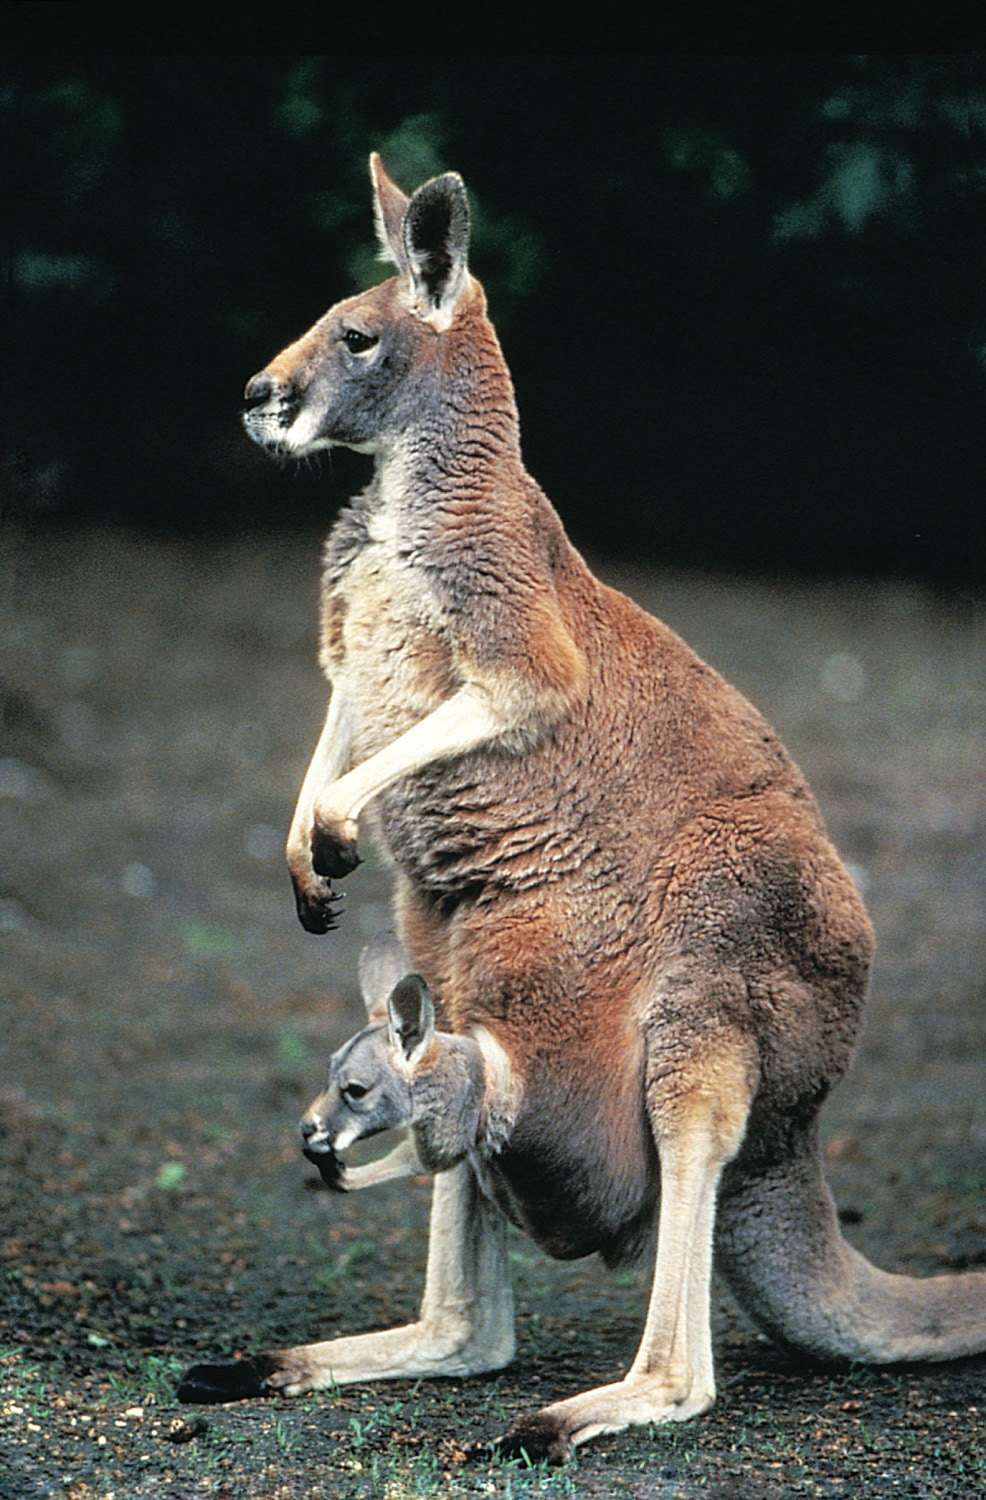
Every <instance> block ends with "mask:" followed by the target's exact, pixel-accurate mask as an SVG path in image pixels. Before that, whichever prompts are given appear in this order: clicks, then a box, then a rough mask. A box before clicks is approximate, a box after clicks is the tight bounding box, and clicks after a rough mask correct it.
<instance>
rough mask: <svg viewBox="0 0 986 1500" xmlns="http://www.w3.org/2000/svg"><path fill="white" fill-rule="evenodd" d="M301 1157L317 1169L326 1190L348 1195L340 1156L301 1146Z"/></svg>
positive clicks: (344, 1166) (344, 1168) (343, 1164)
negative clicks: (329, 1189)
mask: <svg viewBox="0 0 986 1500" xmlns="http://www.w3.org/2000/svg"><path fill="white" fill-rule="evenodd" d="M301 1154H302V1156H304V1157H306V1158H307V1160H308V1161H310V1162H312V1164H313V1165H314V1166H316V1167H318V1175H319V1176H320V1177H321V1179H322V1181H323V1182H324V1183H325V1186H326V1187H327V1188H331V1189H332V1191H333V1192H334V1193H348V1192H349V1185H348V1184H347V1182H346V1164H345V1162H344V1161H343V1159H342V1157H341V1156H336V1154H335V1152H334V1151H331V1150H330V1151H312V1150H311V1149H310V1148H309V1147H308V1146H302V1148H301Z"/></svg>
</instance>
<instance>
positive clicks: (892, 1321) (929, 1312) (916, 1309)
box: [716, 1131, 986, 1364]
mask: <svg viewBox="0 0 986 1500" xmlns="http://www.w3.org/2000/svg"><path fill="white" fill-rule="evenodd" d="M716 1263H717V1265H718V1267H719V1269H720V1270H721V1271H722V1273H723V1275H724V1276H725V1278H726V1280H727V1282H728V1283H729V1286H730V1288H731V1290H732V1292H733V1294H734V1295H735V1297H736V1299H737V1301H738V1302H739V1303H740V1305H741V1306H742V1307H743V1308H744V1310H745V1311H746V1312H748V1313H749V1314H750V1316H751V1317H753V1318H754V1319H755V1320H756V1322H757V1323H759V1324H760V1326H761V1327H762V1328H763V1329H764V1331H765V1332H767V1333H769V1334H770V1335H771V1337H772V1338H774V1339H776V1340H777V1341H778V1342H779V1343H781V1344H785V1345H787V1346H788V1347H789V1348H793V1349H796V1350H798V1351H799V1352H801V1353H803V1354H808V1355H810V1356H812V1357H813V1358H815V1359H819V1360H823V1361H825V1362H827V1363H831V1362H835V1363H840V1364H842V1363H847V1362H852V1361H855V1360H859V1361H861V1362H863V1363H866V1364H892V1363H894V1362H896V1361H902V1360H941V1359H955V1358H958V1357H959V1356H960V1355H963V1354H977V1353H980V1352H982V1351H986V1273H984V1272H980V1271H970V1272H963V1273H959V1274H953V1275H946V1276H932V1277H928V1278H927V1279H920V1278H916V1277H912V1276H894V1275H889V1274H888V1273H887V1272H886V1271H879V1270H877V1269H876V1267H875V1266H872V1265H870V1263H869V1261H868V1260H866V1259H865V1258H864V1257H863V1256H862V1255H860V1254H859V1252H858V1251H856V1250H854V1249H853V1248H852V1246H851V1245H847V1244H846V1241H845V1240H844V1239H843V1238H842V1235H841V1233H840V1231H839V1224H838V1219H837V1218H836V1212H835V1204H834V1202H833V1199H832V1194H831V1193H830V1191H829V1188H828V1184H827V1183H826V1181H825V1176H824V1173H823V1171H822V1160H821V1152H820V1150H819V1146H818V1140H817V1134H816V1133H815V1132H814V1131H812V1132H811V1133H810V1135H809V1136H807V1137H806V1138H804V1139H803V1140H802V1141H800V1142H799V1143H798V1145H797V1147H796V1149H795V1150H794V1152H793V1153H792V1155H790V1156H788V1157H786V1159H785V1160H784V1161H783V1162H780V1163H777V1162H775V1163H773V1164H771V1165H770V1166H769V1167H766V1168H762V1169H760V1168H753V1169H752V1170H751V1169H750V1168H749V1167H748V1166H747V1165H746V1164H745V1163H744V1164H742V1165H740V1164H739V1163H737V1165H736V1167H735V1168H734V1170H733V1173H732V1174H730V1175H729V1176H728V1177H727V1180H726V1181H725V1183H724V1185H723V1191H722V1194H721V1196H720V1201H719V1208H718V1216H717V1225H716Z"/></svg>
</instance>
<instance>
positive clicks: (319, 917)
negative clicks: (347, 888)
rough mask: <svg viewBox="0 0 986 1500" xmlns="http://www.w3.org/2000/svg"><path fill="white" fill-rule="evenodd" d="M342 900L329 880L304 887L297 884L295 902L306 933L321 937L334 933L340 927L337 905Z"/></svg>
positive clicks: (317, 881) (310, 882) (316, 881)
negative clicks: (327, 933)
mask: <svg viewBox="0 0 986 1500" xmlns="http://www.w3.org/2000/svg"><path fill="white" fill-rule="evenodd" d="M341 899H342V898H341V897H340V896H339V894H338V892H337V891H334V890H333V889H332V887H331V885H329V883H328V881H327V880H317V879H316V880H311V881H309V882H306V884H304V885H301V884H299V883H296V884H295V888H294V900H295V906H296V907H297V910H298V921H299V922H300V923H301V925H302V927H303V928H304V929H305V931H306V932H313V933H315V934H316V935H318V936H321V934H322V933H323V932H332V931H334V930H335V928H336V927H338V925H339V920H338V919H339V909H338V905H337V903H338V902H339V901H341Z"/></svg>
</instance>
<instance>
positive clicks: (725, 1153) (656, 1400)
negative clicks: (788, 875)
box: [496, 1023, 757, 1463]
mask: <svg viewBox="0 0 986 1500" xmlns="http://www.w3.org/2000/svg"><path fill="white" fill-rule="evenodd" d="M672 1040H673V1042H674V1043H675V1045H674V1047H673V1049H671V1048H669V1047H668V1045H667V1043H666V1041H665V1039H664V1038H662V1037H661V1035H660V1023H658V1024H657V1027H656V1034H655V1031H652V1032H651V1033H650V1035H649V1037H648V1052H649V1056H648V1072H647V1109H648V1114H649V1116H650V1121H651V1126H652V1129H653V1132H654V1138H655V1141H656V1144H657V1152H658V1160H659V1163H660V1172H661V1210H660V1223H659V1228H658V1239H657V1259H656V1263H655V1266H654V1281H653V1287H652V1290H651V1297H650V1305H649V1308H648V1312H647V1321H646V1324H645V1327H644V1334H643V1338H642V1340H641V1343H640V1348H639V1350H638V1351H637V1355H636V1358H635V1359H634V1361H633V1364H632V1365H631V1367H630V1369H629V1371H628V1373H627V1375H626V1376H625V1378H624V1379H623V1380H621V1381H617V1382H615V1383H614V1384H612V1385H606V1386H600V1387H599V1388H598V1389H595V1390H590V1391H585V1392H583V1393H582V1394H581V1395H578V1396H574V1397H571V1398H569V1399H568V1400H564V1401H558V1402H555V1403H554V1404H553V1405H551V1406H547V1407H545V1408H544V1409H543V1410H542V1411H539V1412H535V1413H533V1414H531V1415H529V1416H526V1417H521V1418H519V1419H518V1420H517V1421H516V1422H515V1423H514V1424H513V1426H512V1427H511V1428H510V1430H509V1431H508V1432H507V1433H506V1434H505V1435H504V1437H503V1438H501V1439H500V1440H499V1442H498V1444H497V1445H496V1446H497V1449H498V1451H500V1452H502V1453H504V1454H505V1455H520V1454H521V1453H522V1452H523V1453H526V1454H527V1456H528V1458H529V1459H531V1460H532V1461H537V1460H547V1461H549V1462H552V1463H561V1462H563V1461H564V1459H565V1457H566V1456H567V1454H568V1452H569V1451H570V1449H571V1448H572V1447H574V1446H577V1445H578V1444H580V1443H585V1442H588V1441H589V1439H590V1438H593V1437H597V1436H599V1435H600V1434H602V1433H607V1432H619V1431H620V1430H621V1429H622V1428H624V1427H630V1426H634V1425H638V1424H642V1423H648V1422H675V1421H684V1420H686V1419H687V1418H689V1417H693V1416H697V1415H698V1414H699V1413H700V1412H703V1411H705V1410H707V1408H708V1407H709V1406H711V1404H712V1402H713V1400H714V1399H715V1379H714V1374H713V1366H712V1334H711V1323H710V1283H711V1275H712V1244H713V1233H714V1228H715V1213H716V1193H717V1189H718V1185H719V1180H720V1177H721V1174H722V1170H723V1167H724V1166H725V1164H726V1163H727V1162H728V1161H729V1160H730V1159H731V1158H732V1157H733V1156H734V1155H735V1153H736V1151H737V1150H738V1149H739V1146H740V1143H741V1141H742V1139H743V1134H744V1131H745V1128H746V1122H747V1118H748V1115H749V1110H750V1104H751V1101H752V1098H753V1094H754V1092H755V1088H756V1076H757V1068H756V1054H755V1050H754V1049H753V1047H752V1044H751V1043H750V1042H749V1040H748V1039H747V1038H745V1037H744V1036H742V1035H740V1034H738V1033H735V1032H733V1031H732V1030H730V1029H719V1028H715V1029H713V1030H710V1031H709V1032H708V1033H707V1034H705V1035H703V1036H702V1037H701V1038H698V1039H696V1040H695V1041H693V1042H692V1043H691V1044H690V1045H689V1047H688V1048H683V1047H682V1045H681V1037H680V1034H679V1035H678V1036H677V1037H673V1038H672ZM682 1054H684V1055H682Z"/></svg>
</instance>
